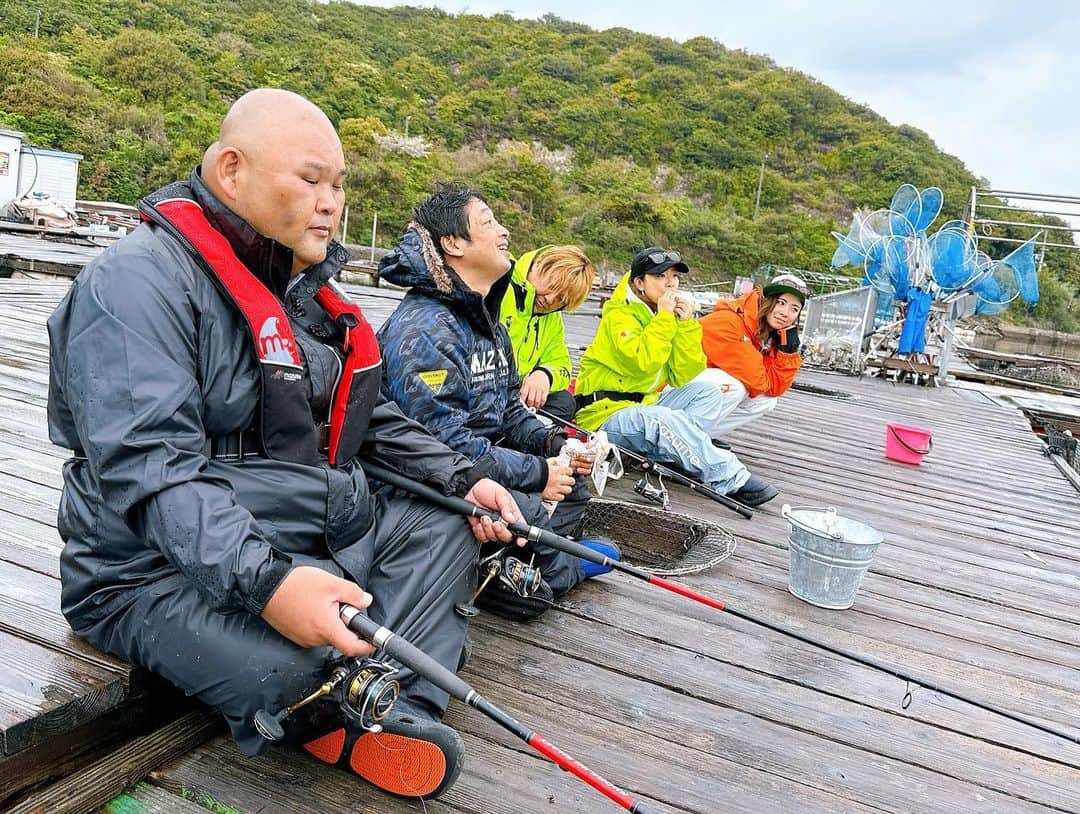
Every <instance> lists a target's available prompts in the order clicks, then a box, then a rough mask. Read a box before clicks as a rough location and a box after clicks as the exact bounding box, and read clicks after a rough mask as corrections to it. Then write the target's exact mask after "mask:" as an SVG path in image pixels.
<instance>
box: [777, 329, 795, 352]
mask: <svg viewBox="0 0 1080 814" xmlns="http://www.w3.org/2000/svg"><path fill="white" fill-rule="evenodd" d="M776 349H777V350H778V351H780V352H781V353H798V352H799V329H798V328H797V327H796V326H794V325H792V326H791V327H790V328H787V329H785V330H783V331H777V332H776Z"/></svg>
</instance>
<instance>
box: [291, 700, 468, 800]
mask: <svg viewBox="0 0 1080 814" xmlns="http://www.w3.org/2000/svg"><path fill="white" fill-rule="evenodd" d="M382 727H383V730H382V732H359V733H357V732H350V731H348V730H346V729H338V730H336V731H334V732H331V733H329V734H328V735H323V736H322V737H321V738H318V739H317V740H313V741H311V742H309V743H305V744H304V749H306V750H307V751H308V752H310V753H311V754H313V755H314V756H315V757H317V758H318V759H319V760H322V761H325V762H326V763H332V764H334V765H336V766H339V767H341V768H343V769H348V770H351V771H353V772H355V773H356V774H358V775H360V776H361V777H362V778H364V779H365V780H367V781H368V782H369V783H371V784H372V785H373V786H377V787H378V788H380V789H382V790H383V791H386V792H389V793H390V794H396V795H397V796H399V797H422V798H424V799H428V798H431V797H438V796H439V795H440V794H442V793H443V792H444V791H446V790H447V789H448V788H450V787H451V786H452V785H454V781H455V780H457V776H458V775H459V774H460V773H461V767H462V766H463V765H464V763H465V744H464V743H463V742H462V740H461V735H459V734H458V733H457V732H455V731H454V730H453V729H451V728H450V727H448V726H447V725H446V724H444V723H442V722H441V721H436V720H434V719H433V718H432V717H430V714H425V713H422V712H419V711H418V710H414V709H413V708H411V707H410V706H409V704H408V702H407V701H405V700H404V699H403V700H400V701H398V702H397V704H395V705H394V708H393V709H392V710H391V711H390V714H389V715H387V716H386V718H385V719H384V720H383V721H382Z"/></svg>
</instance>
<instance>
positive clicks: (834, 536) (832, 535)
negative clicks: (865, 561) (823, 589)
mask: <svg viewBox="0 0 1080 814" xmlns="http://www.w3.org/2000/svg"><path fill="white" fill-rule="evenodd" d="M792 512H818V513H830V512H831V513H832V514H833V515H835V516H836V517H838V518H840V519H842V520H846V521H847V522H849V523H857V524H858V525H860V526H862V527H864V528H867V529H870V531H872V532H874V534H876V535H877V537H878V540H877V542H876V543H874V545H880V544H881V543H882V542H883V541H884V540H885V535H884V534H882V533H881V532H880V531H879V530H878V529H876V528H874V527H873V526H871V525H868V524H866V523H863V522H862V521H861V520H855V519H853V518H850V517H843V516H842V515H840V514H838V513H837V511H836V507H835V506H792V505H790V504H787V503H785V504H784V505H783V506H781V507H780V516H781V517H783V518H784V519H785V520H787V521H788V523H790V524H791V525H792V526H795V527H797V528H800V529H802V530H803V531H806V532H809V533H810V534H816V535H817V536H818V537H828V538H829V539H830V540H836V541H837V542H841V543H850V542H851V541H850V540H848V539H846V538H845V537H844V534H843V532H840V531H832V532H828V531H825V530H824V529H820V528H815V527H814V526H811V525H808V524H806V523H804V522H802V521H800V520H799V519H798V518H795V517H792V516H791V513H792ZM860 545H869V543H865V544H860Z"/></svg>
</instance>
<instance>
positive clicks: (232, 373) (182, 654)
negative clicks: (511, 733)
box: [49, 90, 518, 797]
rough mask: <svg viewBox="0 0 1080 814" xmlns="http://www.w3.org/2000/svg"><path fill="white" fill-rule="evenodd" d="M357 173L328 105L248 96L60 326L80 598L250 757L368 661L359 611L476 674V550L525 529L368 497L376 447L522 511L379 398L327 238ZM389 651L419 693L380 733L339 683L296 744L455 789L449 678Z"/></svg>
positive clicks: (291, 736)
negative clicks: (341, 668)
mask: <svg viewBox="0 0 1080 814" xmlns="http://www.w3.org/2000/svg"><path fill="white" fill-rule="evenodd" d="M344 176H345V166H344V159H343V156H342V150H341V144H340V142H339V141H338V138H337V135H336V134H335V132H334V128H333V126H332V125H331V123H330V121H329V120H328V119H327V118H326V116H325V115H324V114H323V113H322V111H320V110H319V109H318V108H317V107H315V106H314V105H313V104H311V103H310V102H308V101H307V100H305V99H303V98H302V97H300V96H297V95H295V94H292V93H288V92H285V91H281V90H257V91H253V92H251V93H248V94H247V95H245V96H243V97H242V98H241V99H239V100H238V101H237V102H236V104H234V105H233V107H232V109H231V110H230V111H229V113H228V115H227V116H226V117H225V119H224V121H223V123H222V126H221V132H220V135H219V138H218V141H217V142H215V143H214V144H213V145H211V147H210V148H209V149H208V150H207V151H206V154H205V156H204V159H203V163H202V165H201V166H200V167H199V168H197V169H196V170H195V171H194V172H193V173H192V174H191V176H190V177H189V178H188V179H187V180H186V181H181V182H177V183H174V184H170V185H169V186H167V187H164V188H163V189H160V190H158V191H157V192H154V193H152V194H151V195H149V196H147V197H146V199H144V201H143V202H142V205H141V207H140V209H141V212H142V216H143V219H144V223H143V225H142V226H140V227H139V228H138V229H136V230H135V231H134V232H133V233H132V234H131V235H129V236H128V237H126V238H125V239H123V240H121V241H120V242H119V243H117V244H116V245H115V246H113V247H112V248H110V249H109V250H107V251H105V252H104V253H102V255H101V256H100V257H99V258H98V259H97V260H95V261H94V262H93V263H91V264H90V265H88V266H87V267H86V269H84V271H83V272H82V273H81V274H80V275H79V277H78V278H77V279H76V281H75V283H74V285H73V286H72V287H71V290H70V292H69V293H68V295H67V296H66V297H65V299H64V300H63V302H62V303H61V304H60V306H59V307H58V308H57V310H56V312H55V313H54V314H53V315H52V317H51V318H50V319H49V337H50V340H51V356H50V382H49V435H50V438H51V439H52V441H53V442H54V443H56V444H57V445H59V446H62V447H67V448H69V449H71V450H73V457H72V459H71V460H70V461H69V462H68V463H67V464H66V465H65V467H64V492H63V497H62V499H61V503H60V512H59V523H58V525H59V529H60V533H61V535H62V536H63V538H64V541H65V545H64V551H63V554H62V556H61V564H60V568H61V580H62V585H63V592H62V608H63V611H64V614H65V615H66V617H67V619H68V621H69V622H70V623H71V626H72V628H73V629H74V630H75V631H76V632H77V633H78V634H79V635H81V636H83V637H85V638H86V639H87V640H88V641H90V642H91V643H93V644H94V645H96V646H97V647H99V648H101V649H102V650H105V651H107V652H109V653H112V654H114V655H116V656H119V657H120V658H123V659H126V660H128V661H130V662H132V663H134V664H137V665H141V666H143V667H145V668H147V669H149V670H152V671H153V672H155V673H158V674H160V675H162V676H164V677H165V678H166V679H168V680H169V681H170V682H172V683H173V684H175V685H176V686H178V687H180V688H181V689H182V690H184V692H186V693H188V694H191V695H195V696H197V697H198V698H200V699H202V700H203V701H205V702H206V703H208V704H210V705H211V706H214V707H216V708H218V709H220V710H221V711H222V713H223V714H224V716H225V718H226V720H227V721H228V724H229V726H230V728H231V729H232V733H233V736H234V737H235V739H236V742H237V744H238V745H239V747H240V749H241V750H242V751H243V752H244V753H245V754H249V755H254V754H258V753H260V752H262V751H263V750H264V749H265V748H266V747H267V744H268V741H267V740H266V739H265V738H263V737H262V736H261V735H260V734H259V732H258V730H257V729H256V727H255V725H254V717H255V713H256V712H257V711H258V710H260V709H266V710H269V711H271V712H276V711H277V710H280V709H282V708H284V707H285V706H287V705H290V704H293V703H295V702H296V701H298V700H299V699H301V698H304V697H305V696H306V695H308V694H309V693H311V692H312V691H313V690H315V689H316V688H318V687H319V686H320V685H321V684H322V683H323V682H324V681H325V680H326V679H327V678H328V675H329V671H330V670H331V669H332V668H333V667H334V666H336V665H337V664H339V663H340V661H341V659H342V654H344V656H347V657H350V659H351V658H359V657H366V656H369V655H370V654H371V650H372V648H371V647H370V646H369V645H367V644H366V643H364V642H362V641H361V640H359V639H358V638H357V637H356V636H354V635H353V634H352V633H351V632H350V631H349V630H348V629H347V628H346V627H345V626H344V625H343V624H342V622H341V619H340V617H339V614H338V611H339V606H340V604H341V603H348V604H350V605H353V606H356V607H358V608H366V609H367V613H368V614H369V615H370V616H371V617H372V618H373V619H375V620H376V621H379V622H381V623H382V624H384V625H386V626H388V627H390V628H391V629H393V630H395V631H397V632H398V633H399V634H401V635H402V636H404V637H405V638H408V639H411V640H412V641H413V642H414V643H415V644H417V645H418V646H419V647H421V649H423V650H425V651H426V652H427V653H428V654H429V655H431V656H432V657H433V658H435V659H436V660H437V661H439V662H441V663H442V664H443V665H444V666H446V667H448V668H449V669H451V670H457V669H458V668H459V666H460V664H461V663H462V661H463V659H464V652H465V646H466V619H465V618H464V617H463V616H462V615H460V614H457V613H455V607H456V606H457V605H459V604H460V603H463V602H466V601H467V600H468V599H469V597H470V595H471V593H472V591H473V590H474V588H475V582H476V559H477V550H478V546H477V543H478V541H480V542H491V541H495V540H501V541H504V542H506V541H509V539H510V535H509V533H508V532H507V530H506V528H505V526H504V525H503V524H501V523H500V524H492V523H491V521H490V520H485V521H483V522H482V523H481V522H477V521H474V520H470V521H468V522H467V521H466V520H464V519H463V518H461V517H458V516H451V515H448V514H445V513H443V512H442V511H441V510H438V509H434V508H432V507H430V506H426V505H418V504H416V503H413V502H410V501H409V500H407V499H405V498H404V497H402V496H400V495H397V494H395V493H392V492H391V490H388V489H382V490H379V491H375V492H373V491H372V490H371V488H370V486H369V484H368V481H367V480H366V479H365V477H364V474H363V471H362V470H361V469H360V467H359V465H358V463H357V460H356V456H357V455H358V454H361V453H362V454H363V455H364V456H366V457H368V456H369V457H371V458H373V459H376V460H379V461H381V462H383V463H384V464H386V465H389V466H392V467H393V468H395V469H397V470H398V471H401V472H403V473H404V474H406V475H407V476H409V477H410V478H412V479H415V480H416V481H419V482H426V483H428V484H430V485H432V486H434V487H436V488H438V489H439V490H441V491H443V492H444V493H447V494H457V495H462V496H465V497H467V498H468V499H470V500H474V501H475V502H477V503H480V504H482V505H484V506H487V507H488V508H490V509H493V510H496V511H498V512H500V513H501V514H502V516H503V518H504V519H506V520H511V519H516V518H517V516H518V515H517V507H516V506H515V505H514V504H513V501H512V500H511V499H510V497H509V495H508V494H507V492H506V491H505V490H504V489H502V487H500V486H498V485H497V484H495V483H493V482H492V481H490V480H488V479H486V478H484V474H485V473H484V471H483V469H482V468H481V467H477V466H474V465H473V464H472V463H471V462H470V461H469V459H468V458H466V457H464V456H462V455H459V454H457V453H455V452H453V451H452V450H450V449H449V448H447V447H446V446H444V445H443V444H442V443H440V442H438V441H437V440H436V439H434V438H433V437H432V436H431V435H430V434H428V433H427V431H426V430H425V429H423V428H422V427H421V426H420V425H418V424H416V423H414V422H412V421H409V420H408V419H406V418H405V417H404V416H403V415H402V414H401V412H400V411H399V410H398V409H397V407H396V405H394V404H393V403H392V402H388V401H385V400H384V399H382V398H381V397H380V395H379V383H380V379H381V371H380V365H381V360H380V357H379V352H378V346H377V344H376V342H375V339H374V335H373V334H372V331H371V329H370V327H369V326H368V325H367V323H366V321H364V319H363V316H362V315H361V314H360V313H359V310H358V309H357V308H356V307H355V306H354V305H352V304H351V303H349V302H348V301H347V300H346V299H345V297H344V295H343V293H342V292H341V291H340V289H338V288H337V286H336V285H335V284H333V282H332V278H333V275H334V274H335V272H337V271H338V270H339V269H340V268H341V267H342V265H343V264H344V263H345V261H346V260H347V259H348V255H347V253H346V251H345V249H344V248H343V247H342V246H340V245H338V244H337V243H335V242H333V240H332V238H333V235H334V234H335V232H336V231H337V227H338V219H339V217H340V215H341V208H342V204H343V201H344V192H343V190H342V183H343V180H344ZM346 338H347V341H346ZM470 524H471V528H470ZM353 663H354V662H352V661H351V660H350V661H349V662H347V663H346V666H351V665H352V664H353ZM394 666H395V667H398V668H399V671H398V673H397V676H396V678H397V679H398V681H399V682H400V685H401V698H400V699H399V701H398V703H397V704H396V705H395V707H394V710H393V711H392V712H391V713H390V715H389V716H388V717H387V718H386V719H385V720H384V721H383V731H382V732H381V733H373V732H370V731H365V730H364V729H362V728H361V727H360V726H359V725H358V724H357V723H356V722H355V720H353V719H352V718H349V717H348V716H347V715H345V714H344V710H343V709H342V707H341V705H340V704H339V703H337V700H336V699H333V698H331V699H324V700H319V701H316V702H314V703H312V704H310V705H308V706H306V707H304V708H303V709H301V710H299V711H297V712H296V713H294V714H293V715H292V716H291V717H290V718H289V719H288V721H287V722H286V736H287V739H288V740H290V741H291V742H294V743H300V744H303V745H304V746H305V748H307V750H308V751H309V752H311V753H312V754H315V755H316V756H317V757H319V758H321V759H323V760H326V761H328V762H331V763H335V764H338V765H341V766H343V767H346V768H349V769H350V770H352V771H355V772H356V773H358V774H360V775H361V776H362V777H364V778H366V779H368V780H369V781H371V782H373V783H374V784H376V785H377V786H379V787H380V788H383V789H385V790H386V791H389V792H392V793H394V794H399V795H405V796H419V797H432V796H436V795H438V794H440V793H441V792H443V791H444V790H445V789H446V788H448V787H449V786H450V785H451V784H452V783H453V781H454V779H455V777H456V776H457V774H458V772H459V771H460V768H461V763H462V743H461V738H460V737H459V736H458V734H457V733H456V732H454V731H453V730H452V729H450V728H448V727H446V726H445V725H443V724H442V723H441V720H440V719H441V718H442V714H443V712H444V710H445V708H446V703H447V697H446V695H445V693H443V692H442V691H441V690H438V689H437V688H435V687H434V686H432V685H431V684H429V683H427V682H425V681H423V680H421V679H419V678H418V677H417V676H415V675H413V674H411V673H410V672H408V671H407V670H405V669H401V668H400V666H399V665H394ZM346 683H347V682H346Z"/></svg>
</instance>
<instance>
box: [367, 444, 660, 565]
mask: <svg viewBox="0 0 1080 814" xmlns="http://www.w3.org/2000/svg"><path fill="white" fill-rule="evenodd" d="M360 465H361V466H362V467H363V469H364V471H365V472H366V473H367V474H368V475H369V476H371V477H373V478H377V479H378V480H381V481H383V482H384V483H389V484H391V485H392V486H397V487H398V488H400V489H402V490H404V491H406V492H410V493H411V494H414V495H416V496H417V497H420V498H423V499H424V500H427V501H429V502H431V503H434V504H435V505H436V506H442V507H443V508H444V509H447V510H449V511H452V512H455V513H457V514H463V515H465V516H466V517H490V518H491V519H492V520H494V521H497V522H502V523H505V522H506V521H504V520H503V519H502V518H501V517H499V516H498V515H497V514H495V513H493V512H489V511H487V510H485V509H482V508H480V507H479V506H477V505H476V504H475V503H470V502H469V501H467V500H463V499H462V498H460V497H454V496H453V495H444V494H443V493H442V492H439V491H437V490H435V489H432V488H431V487H430V486H426V485H424V484H422V483H417V482H416V481H413V480H409V479H408V478H406V477H405V476H404V475H400V474H398V473H397V472H394V471H393V470H391V469H387V468H386V467H384V466H381V465H380V464H377V463H374V462H372V461H361V462H360ZM506 527H507V528H508V529H510V531H511V532H513V533H514V534H516V535H517V536H519V537H524V538H525V539H526V540H528V541H530V542H540V543H544V544H545V545H549V546H551V547H552V548H554V549H557V550H559V551H563V552H565V553H567V554H570V555H572V556H574V557H580V558H581V559H583V560H588V561H589V562H594V563H596V564H597V565H604V566H611V567H612V568H614V569H615V570H617V571H622V572H624V573H627V574H630V575H631V576H635V577H637V578H638V579H644V580H648V579H649V577H650V576H651V574H650V573H649V572H648V571H644V570H642V569H640V568H635V567H634V566H632V565H629V564H628V563H624V562H621V561H620V560H613V559H611V558H610V557H607V556H605V555H603V554H601V553H600V552H599V551H594V550H593V549H591V548H589V547H588V546H587V545H582V544H581V543H579V542H577V541H576V540H570V539H568V538H566V537H563V536H562V535H559V534H556V533H555V532H553V531H548V530H546V529H542V528H539V527H538V526H528V525H526V524H524V523H506Z"/></svg>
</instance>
